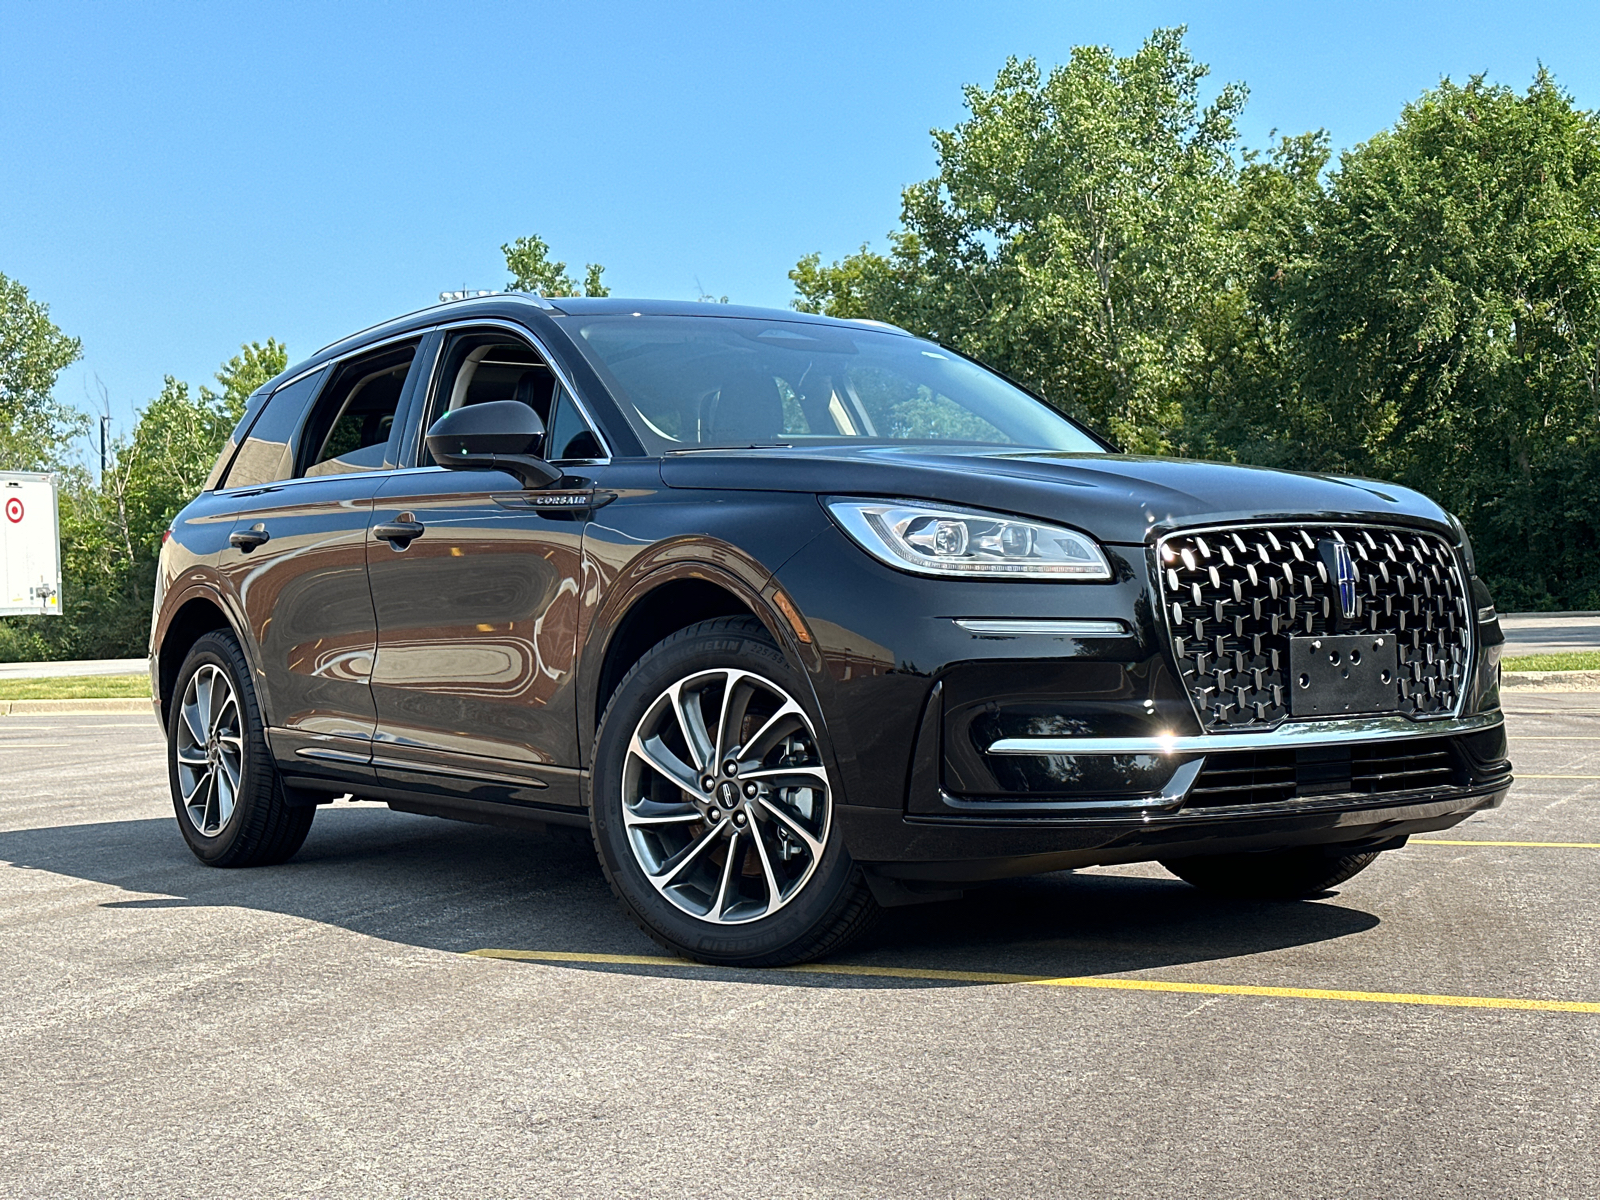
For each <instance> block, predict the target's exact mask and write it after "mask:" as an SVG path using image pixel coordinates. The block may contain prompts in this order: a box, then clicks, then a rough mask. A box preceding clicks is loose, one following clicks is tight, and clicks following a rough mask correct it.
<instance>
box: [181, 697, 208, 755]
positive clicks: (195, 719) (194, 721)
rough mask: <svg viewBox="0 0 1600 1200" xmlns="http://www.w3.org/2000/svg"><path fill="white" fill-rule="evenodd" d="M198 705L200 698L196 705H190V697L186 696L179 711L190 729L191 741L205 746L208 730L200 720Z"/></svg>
mask: <svg viewBox="0 0 1600 1200" xmlns="http://www.w3.org/2000/svg"><path fill="white" fill-rule="evenodd" d="M197 705H198V698H197V699H196V701H195V703H190V701H189V697H187V696H185V697H184V700H183V703H182V704H181V705H180V706H179V709H180V711H181V712H182V713H183V723H184V724H185V725H186V726H188V727H189V738H190V740H191V741H195V742H199V743H200V744H202V745H204V744H205V740H206V729H205V725H204V724H203V723H202V722H201V720H200V710H199V708H198V707H197Z"/></svg>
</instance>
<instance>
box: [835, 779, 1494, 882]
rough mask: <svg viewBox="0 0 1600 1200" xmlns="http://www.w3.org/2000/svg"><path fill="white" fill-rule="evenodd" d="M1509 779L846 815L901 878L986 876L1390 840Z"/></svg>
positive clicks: (881, 868)
mask: <svg viewBox="0 0 1600 1200" xmlns="http://www.w3.org/2000/svg"><path fill="white" fill-rule="evenodd" d="M1510 786H1511V780H1510V777H1509V776H1508V777H1507V778H1506V779H1505V780H1504V782H1502V783H1496V784H1493V785H1488V786H1484V787H1481V788H1468V789H1463V790H1455V789H1452V790H1451V791H1450V792H1448V793H1446V794H1428V793H1421V794H1403V795H1393V796H1385V797H1383V798H1382V800H1383V802H1382V803H1376V804H1375V803H1372V799H1373V798H1372V797H1361V798H1360V801H1356V800H1354V799H1352V798H1341V797H1325V798H1321V799H1320V800H1317V801H1308V802H1306V803H1304V804H1300V805H1295V806H1282V807H1275V808H1272V809H1271V810H1267V811H1244V810H1239V809H1233V810H1227V811H1208V812H1197V813H1185V812H1181V811H1180V812H1176V813H1169V814H1164V815H1160V816H1142V817H1137V818H1127V817H1113V816H1108V815H1106V814H1105V813H1104V812H1103V811H1102V812H1100V813H1095V814H1087V813H1086V814H1084V815H1083V816H1080V817H1061V816H1050V817H1037V818H1032V819H1024V818H1014V817H1012V818H1006V817H987V818H986V817H943V818H941V817H922V818H913V817H905V816H902V815H901V814H899V813H895V812H892V811H888V810H885V809H881V808H867V807H859V806H854V805H844V806H841V807H840V809H839V820H840V822H841V824H842V825H843V827H844V830H845V837H846V840H847V842H848V844H849V845H850V847H851V853H852V854H854V855H855V856H856V858H857V859H858V860H860V861H862V862H866V863H871V864H872V865H873V866H874V869H875V870H876V871H877V872H878V873H879V874H882V875H887V876H890V877H891V878H896V879H907V880H927V881H938V882H943V883H978V882H982V881H984V880H990V879H1005V878H1009V877H1012V876H1017V875H1036V874H1039V873H1041V872H1045V871H1063V870H1068V869H1071V868H1076V867H1091V866H1103V865H1106V864H1110V863H1131V862H1151V861H1154V860H1157V859H1168V858H1184V857H1189V856H1193V855H1198V854H1240V853H1248V852H1251V851H1264V850H1285V849H1289V848H1291V847H1295V846H1316V845H1340V846H1350V847H1351V848H1353V849H1360V848H1361V847H1363V846H1367V847H1376V846H1380V845H1382V846H1384V847H1385V848H1388V847H1390V846H1393V845H1397V844H1398V843H1399V841H1400V840H1401V839H1404V838H1407V837H1410V836H1411V835H1413V834H1418V833H1431V832H1434V831H1436V830H1440V829H1449V828H1450V827H1451V826H1452V825H1457V824H1459V823H1460V822H1462V821H1464V820H1466V818H1467V817H1469V816H1471V815H1472V814H1473V813H1475V812H1481V811H1483V810H1484V809H1489V808H1497V807H1499V805H1500V802H1501V801H1502V800H1504V799H1505V796H1506V792H1507V791H1508V790H1509V789H1510Z"/></svg>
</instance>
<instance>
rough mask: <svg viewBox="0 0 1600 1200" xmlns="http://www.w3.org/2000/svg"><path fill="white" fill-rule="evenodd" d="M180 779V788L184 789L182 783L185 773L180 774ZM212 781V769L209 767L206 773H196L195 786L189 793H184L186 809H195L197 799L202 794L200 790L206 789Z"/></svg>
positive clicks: (180, 772)
mask: <svg viewBox="0 0 1600 1200" xmlns="http://www.w3.org/2000/svg"><path fill="white" fill-rule="evenodd" d="M178 779H179V781H180V783H179V787H180V788H181V787H182V782H181V781H182V779H183V772H182V771H179V772H178ZM210 779H211V768H210V767H209V766H208V767H206V769H205V770H204V771H200V772H198V773H196V775H195V777H194V783H193V785H192V786H191V787H190V788H189V790H188V791H186V792H184V793H183V803H184V807H186V808H192V807H194V803H195V797H196V796H198V795H199V794H200V789H201V788H203V787H205V786H206V784H207V782H208V781H209V780H210Z"/></svg>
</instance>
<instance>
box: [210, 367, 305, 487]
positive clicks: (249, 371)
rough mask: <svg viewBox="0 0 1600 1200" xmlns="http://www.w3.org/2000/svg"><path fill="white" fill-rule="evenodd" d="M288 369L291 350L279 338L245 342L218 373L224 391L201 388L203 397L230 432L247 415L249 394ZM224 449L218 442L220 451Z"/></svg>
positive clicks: (218, 380) (217, 376)
mask: <svg viewBox="0 0 1600 1200" xmlns="http://www.w3.org/2000/svg"><path fill="white" fill-rule="evenodd" d="M288 366H289V351H288V348H287V347H286V346H284V344H283V343H282V342H280V341H278V340H277V339H276V338H268V339H267V340H266V342H265V343H262V342H246V343H245V344H244V345H242V346H240V347H239V353H237V354H235V355H234V356H233V357H232V358H230V359H229V360H228V361H227V362H225V363H223V364H222V366H221V368H220V369H219V370H218V371H217V374H216V380H217V382H218V383H220V384H221V385H222V391H221V392H220V393H219V392H214V391H212V390H211V389H210V388H208V387H206V386H204V385H202V386H201V388H200V394H201V396H202V397H204V398H205V400H206V401H207V402H208V403H211V404H218V405H220V407H221V411H222V413H223V415H224V416H225V417H226V418H227V420H228V425H229V428H230V429H231V428H232V427H233V425H235V424H237V423H238V420H239V418H240V417H242V416H243V415H244V403H245V401H246V400H248V399H249V398H250V394H251V393H252V392H254V391H255V390H256V389H257V388H258V387H260V386H261V385H262V384H264V383H266V382H267V381H268V380H270V379H271V378H272V377H273V376H274V375H281V374H282V373H283V372H284V371H285V370H286V369H287V368H288ZM221 448H222V443H221V442H220V441H219V442H218V443H217V449H218V450H220V449H221ZM213 457H215V451H213ZM208 465H209V464H208Z"/></svg>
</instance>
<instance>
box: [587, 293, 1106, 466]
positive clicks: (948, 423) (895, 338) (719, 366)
mask: <svg viewBox="0 0 1600 1200" xmlns="http://www.w3.org/2000/svg"><path fill="white" fill-rule="evenodd" d="M565 320H566V321H568V322H570V323H571V324H570V326H569V329H570V331H571V332H573V333H575V334H576V335H577V336H576V337H575V338H574V339H573V340H574V341H575V342H576V343H577V344H578V346H579V347H580V348H581V349H582V351H583V353H584V354H585V356H586V357H587V358H588V359H589V362H590V364H591V365H592V366H593V367H594V368H595V371H596V372H597V373H598V374H599V375H600V377H601V378H602V379H603V380H605V382H606V383H607V384H608V385H609V386H610V388H611V390H612V392H613V393H614V394H615V395H616V397H617V399H618V401H619V402H620V403H621V404H622V407H623V411H624V412H625V413H627V415H628V418H629V420H630V421H631V422H632V423H633V425H634V427H635V429H636V430H637V431H638V433H639V437H640V439H641V440H642V441H643V442H644V444H645V446H646V447H647V449H649V451H650V452H651V453H653V454H664V453H667V452H669V451H672V450H680V449H685V448H689V447H700V446H705V447H710V446H772V445H803V444H810V443H821V442H838V441H840V440H844V439H849V440H871V441H889V442H967V443H979V444H984V445H997V446H1018V447H1028V448H1037V449H1047V450H1071V451H1083V452H1090V453H1097V452H1102V450H1103V448H1102V447H1101V446H1100V445H1099V444H1098V443H1097V442H1095V441H1094V439H1093V438H1091V437H1090V436H1089V435H1088V434H1086V433H1084V432H1083V431H1082V430H1081V429H1079V428H1078V427H1077V426H1075V425H1073V424H1072V423H1071V422H1069V421H1068V420H1067V419H1066V418H1065V417H1063V416H1061V415H1060V414H1059V413H1057V412H1056V411H1055V410H1054V409H1052V408H1050V407H1049V406H1048V405H1045V404H1043V403H1041V402H1040V401H1038V400H1035V399H1034V398H1033V397H1032V396H1029V395H1028V394H1027V393H1026V392H1024V391H1022V390H1021V389H1019V388H1017V387H1015V386H1013V385H1012V384H1010V383H1007V382H1006V381H1005V380H1004V379H1002V378H1001V377H1000V376H998V375H995V374H993V373H992V372H989V371H986V370H984V369H983V368H982V367H980V366H978V365H976V364H975V363H971V362H968V361H967V360H966V359H964V358H962V357H961V356H960V355H957V354H952V353H951V352H950V351H948V350H945V349H943V348H941V347H940V346H939V345H937V344H936V343H934V342H925V341H922V340H920V339H918V338H914V337H910V336H908V335H906V334H902V333H893V332H889V331H887V330H877V329H872V328H870V327H866V326H862V327H859V328H850V327H845V326H840V325H824V324H820V323H812V322H804V321H773V320H761V319H752V318H745V317H715V316H710V315H707V316H704V317H700V316H629V315H622V316H603V317H584V316H574V317H569V318H565ZM573 326H575V328H572V327H573Z"/></svg>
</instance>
